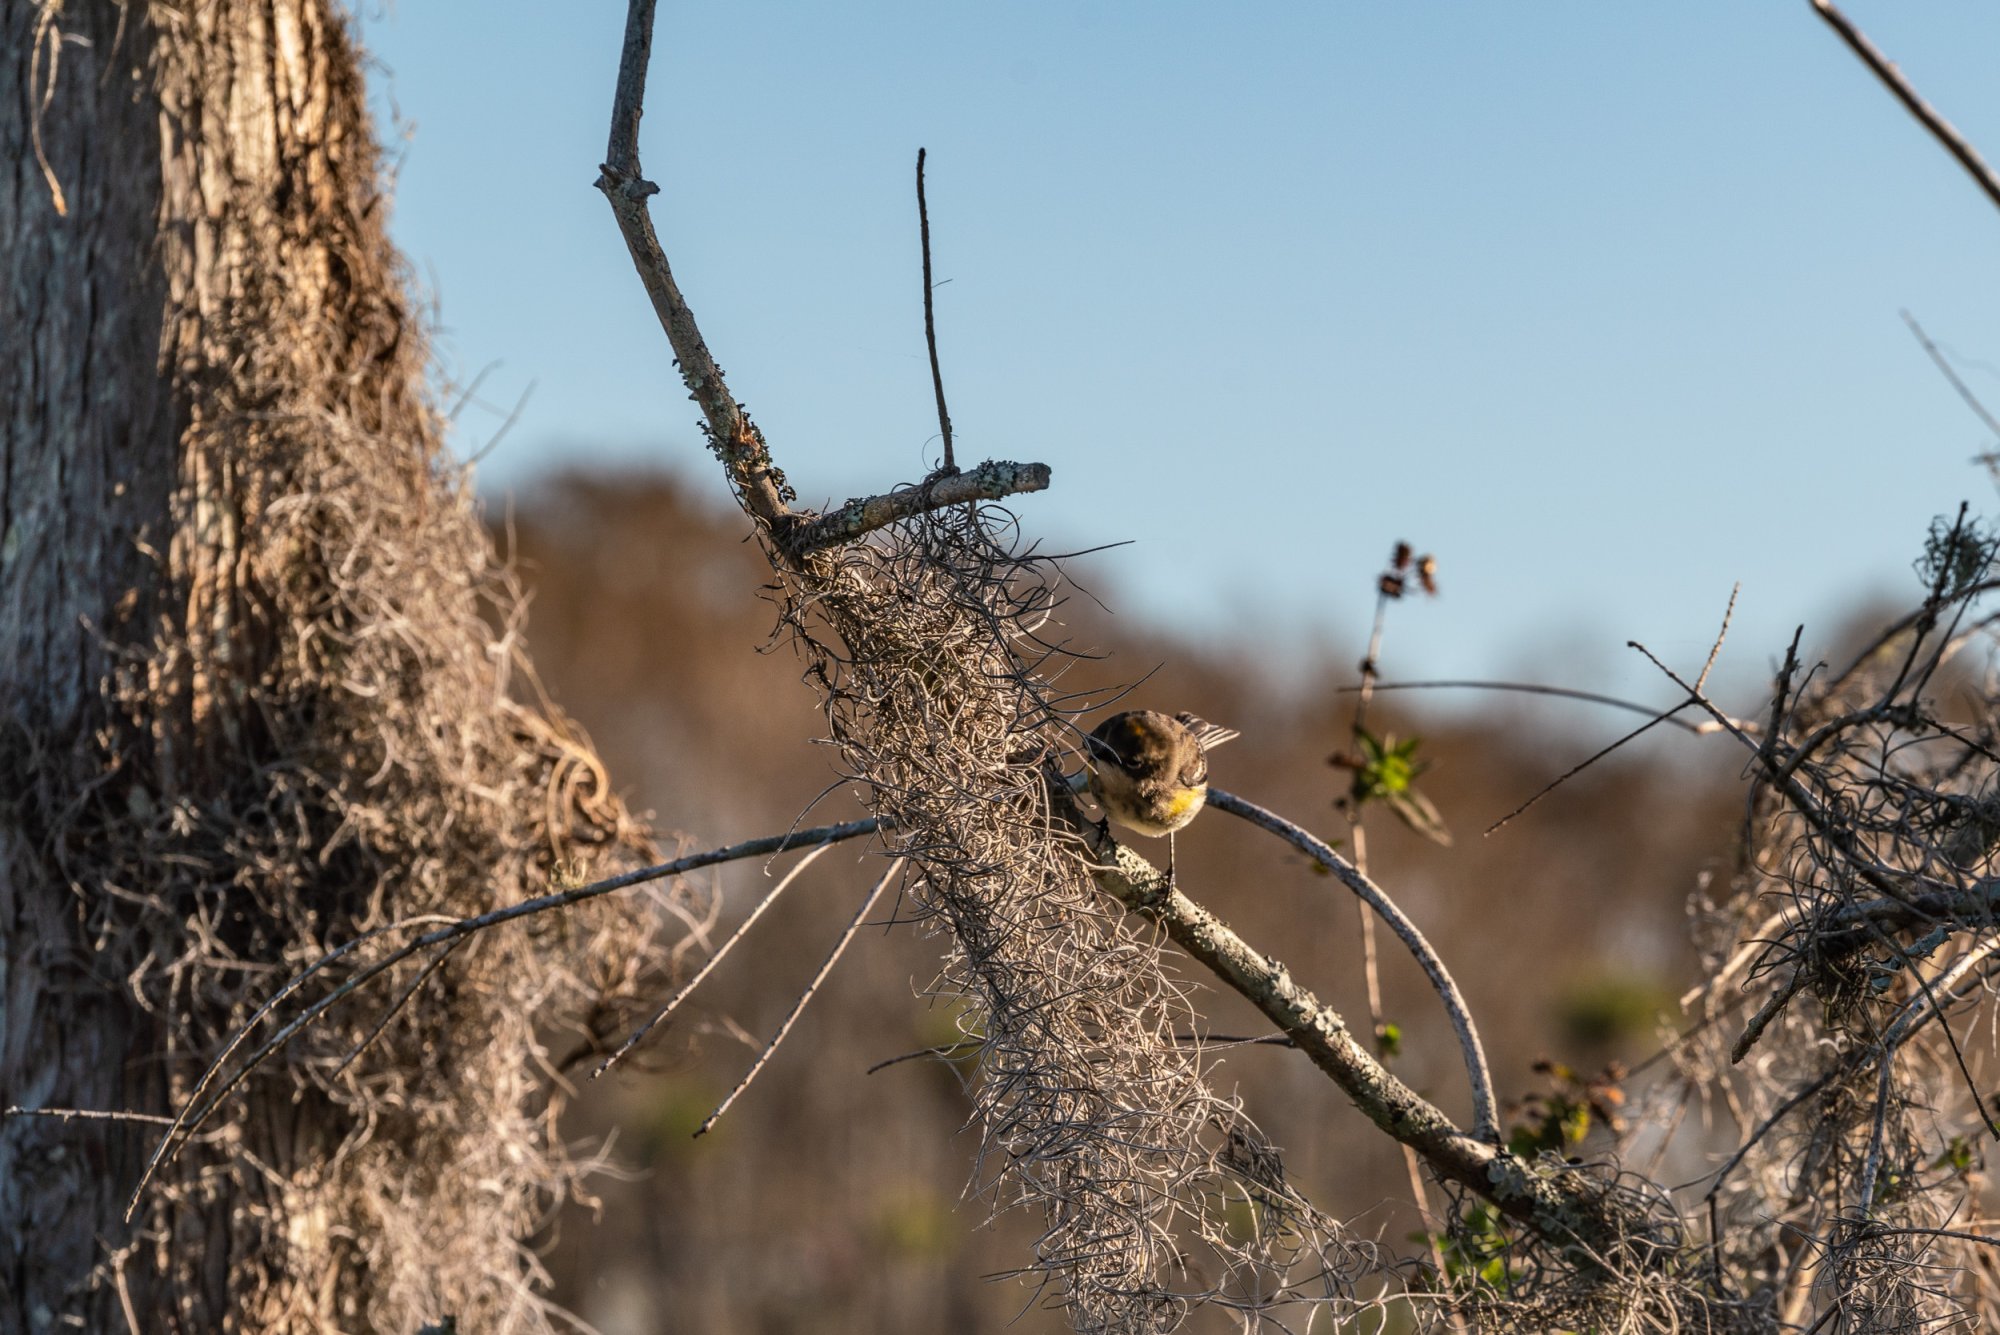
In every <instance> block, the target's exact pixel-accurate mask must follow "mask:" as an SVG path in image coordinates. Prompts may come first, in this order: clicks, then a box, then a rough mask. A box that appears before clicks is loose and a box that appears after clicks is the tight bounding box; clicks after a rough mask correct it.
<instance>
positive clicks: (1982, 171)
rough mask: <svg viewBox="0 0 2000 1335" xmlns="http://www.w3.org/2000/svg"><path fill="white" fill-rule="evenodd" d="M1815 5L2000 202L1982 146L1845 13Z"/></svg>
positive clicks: (1999, 187)
mask: <svg viewBox="0 0 2000 1335" xmlns="http://www.w3.org/2000/svg"><path fill="white" fill-rule="evenodd" d="M1812 7H1813V8H1814V9H1815V10H1817V11H1818V12H1819V16H1820V17H1821V18H1823V19H1825V20H1826V22H1827V26H1828V27H1830V28H1832V29H1833V30H1834V31H1835V32H1837V33H1839V34H1840V40H1841V41H1843V42H1846V43H1847V45H1848V49H1850V50H1851V51H1853V52H1854V54H1855V55H1857V56H1859V57H1861V63H1862V64H1864V65H1866V66H1867V67H1868V68H1869V69H1871V70H1873V71H1874V73H1875V77H1876V78H1878V79H1880V80H1881V81H1882V83H1883V86H1884V87H1886V88H1887V89H1888V90H1889V91H1890V92H1892V93H1894V94H1895V95H1896V100H1897V101H1898V102H1901V103H1902V104H1903V107H1904V109H1905V110H1907V111H1908V112H1909V113H1910V114H1911V115H1912V116H1915V117H1916V118H1917V120H1918V121H1919V122H1920V123H1921V124H1922V125H1923V127H1924V128H1925V129H1926V130H1929V131H1930V132H1931V134H1932V136H1933V137H1935V138H1936V139H1937V141H1938V142H1939V143H1940V144H1943V145H1944V148H1945V152H1947V153H1949V154H1951V155H1952V156H1953V157H1954V158H1957V159H1958V165H1959V166H1961V167H1963V168H1965V170H1966V174H1967V175H1969V176H1971V177H1972V180H1973V183H1974V184H1975V185H1977V186H1978V187H1979V188H1980V189H1981V190H1982V191H1984V192H1985V193H1986V197H1987V198H1988V199H1990V200H1992V201H1993V203H1994V204H1995V205H1996V206H2000V177H1996V176H1995V175H1994V174H1993V169H1992V168H1991V167H1989V166H1987V165H1986V160H1985V159H1984V158H1981V157H1980V156H1979V153H1978V150H1976V149H1974V148H1973V147H1972V145H1971V144H1970V143H1968V142H1967V141H1966V138H1965V136H1964V135H1962V134H1960V133H1959V132H1958V131H1957V130H1955V129H1953V128H1952V125H1951V122H1950V121H1947V120H1946V119H1945V118H1944V117H1943V116H1941V115H1939V114H1938V112H1937V109H1936V108H1934V107H1933V106H1931V104H1930V103H1928V102H1926V101H1924V99H1923V98H1922V97H1920V96H1919V95H1918V93H1917V90H1916V89H1915V88H1914V87H1912V86H1911V84H1910V81H1909V80H1908V79H1906V78H1904V77H1903V72H1902V71H1901V70H1899V69H1897V68H1896V67H1895V65H1894V64H1892V63H1891V62H1890V60H1889V58H1888V57H1887V56H1885V55H1883V54H1882V52H1881V51H1880V50H1878V49H1877V48H1876V46H1875V44H1874V43H1873V42H1871V41H1869V40H1868V38H1867V37H1866V36H1864V35H1863V34H1862V32H1861V30H1860V29H1859V28H1857V27H1855V26H1854V24H1853V23H1851V22H1849V21H1848V18H1847V16H1846V15H1845V14H1843V13H1841V12H1840V11H1839V10H1838V9H1835V8H1834V7H1833V5H1832V4H1830V3H1829V2H1828V0H1812Z"/></svg>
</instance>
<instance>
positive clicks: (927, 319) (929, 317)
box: [917, 148, 958, 473]
mask: <svg viewBox="0 0 2000 1335" xmlns="http://www.w3.org/2000/svg"><path fill="white" fill-rule="evenodd" d="M917 232H918V234H919V236H920V238H921V240H922V241H923V246H924V346H925V347H927V348H929V349H930V354H931V389H932V390H934V391H935V392H936V394H937V413H938V432H939V434H941V435H942V436H943V437H944V468H945V471H946V472H947V473H949V472H952V471H954V470H956V469H957V467H958V464H957V463H956V462H954V461H953V459H952V454H951V413H950V412H948V411H947V410H946V409H945V406H944V372H943V371H941V370H939V369H938V350H937V313H936V311H935V310H934V309H933V303H932V301H931V294H932V292H933V291H935V287H934V285H933V284H932V282H931V212H930V206H929V205H928V204H926V203H925V201H924V150H923V149H921V148H920V149H918V150H917Z"/></svg>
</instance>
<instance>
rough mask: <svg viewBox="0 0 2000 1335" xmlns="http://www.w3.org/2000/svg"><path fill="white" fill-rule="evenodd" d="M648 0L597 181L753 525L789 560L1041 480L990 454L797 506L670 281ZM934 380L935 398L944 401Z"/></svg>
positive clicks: (637, 8) (624, 55) (1039, 473)
mask: <svg viewBox="0 0 2000 1335" xmlns="http://www.w3.org/2000/svg"><path fill="white" fill-rule="evenodd" d="M654 3H655V0H631V3H630V5H629V6H628V7H627V9H626V14H625V43H624V47H623V49H622V51H621V53H620V55H619V59H618V87H617V93H616V95H615V97H614V100H613V105H612V109H611V136H610V140H609V142H608V143H607V145H606V147H605V152H604V163H603V166H602V167H601V168H600V170H599V174H598V177H597V188H598V189H599V190H601V191H603V192H604V197H605V199H607V200H608V201H610V204H611V212H612V215H613V216H614V217H615V218H617V220H618V230H619V231H620V232H621V233H623V235H624V237H625V247H626V249H627V250H628V251H630V252H631V255H632V265H633V267H634V268H636V269H637V270H638V271H639V281H640V282H641V283H643V284H644V285H645V288H646V295H647V296H648V297H650V298H651V299H652V302H653V313H654V315H655V316H657V317H658V318H659V321H660V328H661V329H662V330H664V331H665V332H666V335H667V342H668V343H669V344H671V345H672V347H673V350H674V360H675V362H676V363H677V364H678V365H679V367H680V373H681V379H682V381H683V382H685V383H686V385H687V387H688V395H689V397H691V398H692V399H693V400H694V401H695V403H696V404H697V405H698V406H699V407H700V408H701V414H702V419H703V423H704V428H705V430H706V432H707V435H708V445H709V449H710V450H712V451H714V453H715V457H716V458H717V459H718V460H719V461H720V462H721V463H722V467H723V471H724V472H725V473H727V474H728V477H729V485H730V487H731V488H732V489H734V491H735V492H736V495H737V499H738V500H740V501H741V502H742V504H743V508H744V509H746V510H748V511H749V512H750V515H751V517H752V518H753V519H755V520H756V521H757V526H758V527H759V528H760V529H761V530H763V532H764V533H765V534H766V535H768V536H769V538H770V539H771V541H772V544H773V545H774V546H775V548H776V549H777V550H776V555H777V557H778V558H779V559H780V560H782V561H784V562H787V563H789V564H791V565H794V566H796V565H797V564H798V563H799V561H801V560H802V559H803V558H804V557H805V556H806V555H808V554H809V553H811V552H813V551H815V550H817V549H819V548H822V547H828V546H832V545H834V544H836V543H841V542H849V541H852V540H853V539H855V538H858V537H860V536H862V535H863V534H865V533H869V532H872V531H873V530H875V529H878V528H883V527H885V526H887V525H889V524H892V523H895V522H896V521H897V520H899V519H907V518H910V517H912V516H915V515H919V514H923V513H926V512H928V511H931V510H938V509H943V508H944V507H946V506H950V505H961V504H964V503H965V502H967V501H982V500H998V499H1000V498H1001V497H1004V496H1012V495H1016V494H1018V493H1021V492H1029V491H1041V490H1043V489H1044V488H1046V487H1047V486H1048V485H1049V466H1048V465H1047V464H1038V463H1029V464H1022V463H1010V462H1005V461H988V462H986V463H983V464H981V465H979V467H977V468H974V469H972V470H970V471H969V472H966V473H963V474H957V475H945V476H942V477H941V478H940V479H939V480H938V481H936V482H935V483H932V484H927V485H925V486H922V487H917V488H908V489H903V490H899V491H891V492H888V493H885V494H883V495H879V496H871V497H866V498H863V499H857V500H852V501H849V502H848V503H847V504H846V505H844V506H842V507H841V508H840V509H838V510H835V511H833V512H832V513H831V514H827V515H824V516H822V515H816V514H813V513H812V512H811V511H795V510H793V509H792V504H791V503H792V501H793V500H795V499H796V495H795V493H794V492H793V491H792V488H791V485H790V484H789V483H788V482H786V480H785V475H784V473H783V472H782V471H781V470H780V469H779V468H778V466H777V464H775V463H774V462H773V461H772V459H771V451H770V447H769V446H768V445H767V444H766V443H765V441H764V433H763V432H762V431H759V430H758V429H757V424H756V423H755V422H752V421H751V420H750V415H749V414H748V413H746V412H744V411H743V406H742V405H741V404H739V403H738V402H737V401H736V398H735V396H734V395H732V394H731V393H730V392H729V385H728V382H727V381H725V380H724V379H723V376H722V368H721V367H720V366H718V365H716V362H715V357H714V356H713V354H711V353H710V352H709V350H708V343H707V341H706V340H704V339H703V338H702V336H701V327H700V326H699V325H697V324H696V323H695V318H694V312H693V311H692V310H690V309H689V308H688V304H687V298H686V297H684V296H682V295H681V290H680V285H679V284H678V283H676V282H675V281H674V274H673V270H672V268H670V267H669V266H668V264H667V256H666V252H665V251H664V250H663V249H662V248H661V246H660V238H659V234H658V233H657V232H655V231H654V229H653V218H652V214H651V212H650V211H649V210H648V208H647V206H646V200H647V198H648V197H650V196H652V195H656V194H658V193H659V192H660V188H659V186H657V185H655V184H653V183H652V182H651V181H649V180H647V179H646V177H645V173H644V172H643V170H642V169H641V168H640V165H639V122H640V120H641V119H642V118H643V116H644V115H645V100H646V69H647V66H648V64H649V63H650V61H651V59H652V51H653V10H654ZM942 393H943V391H942V389H941V388H940V391H939V395H940V399H939V401H940V403H942V401H943V400H942Z"/></svg>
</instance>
